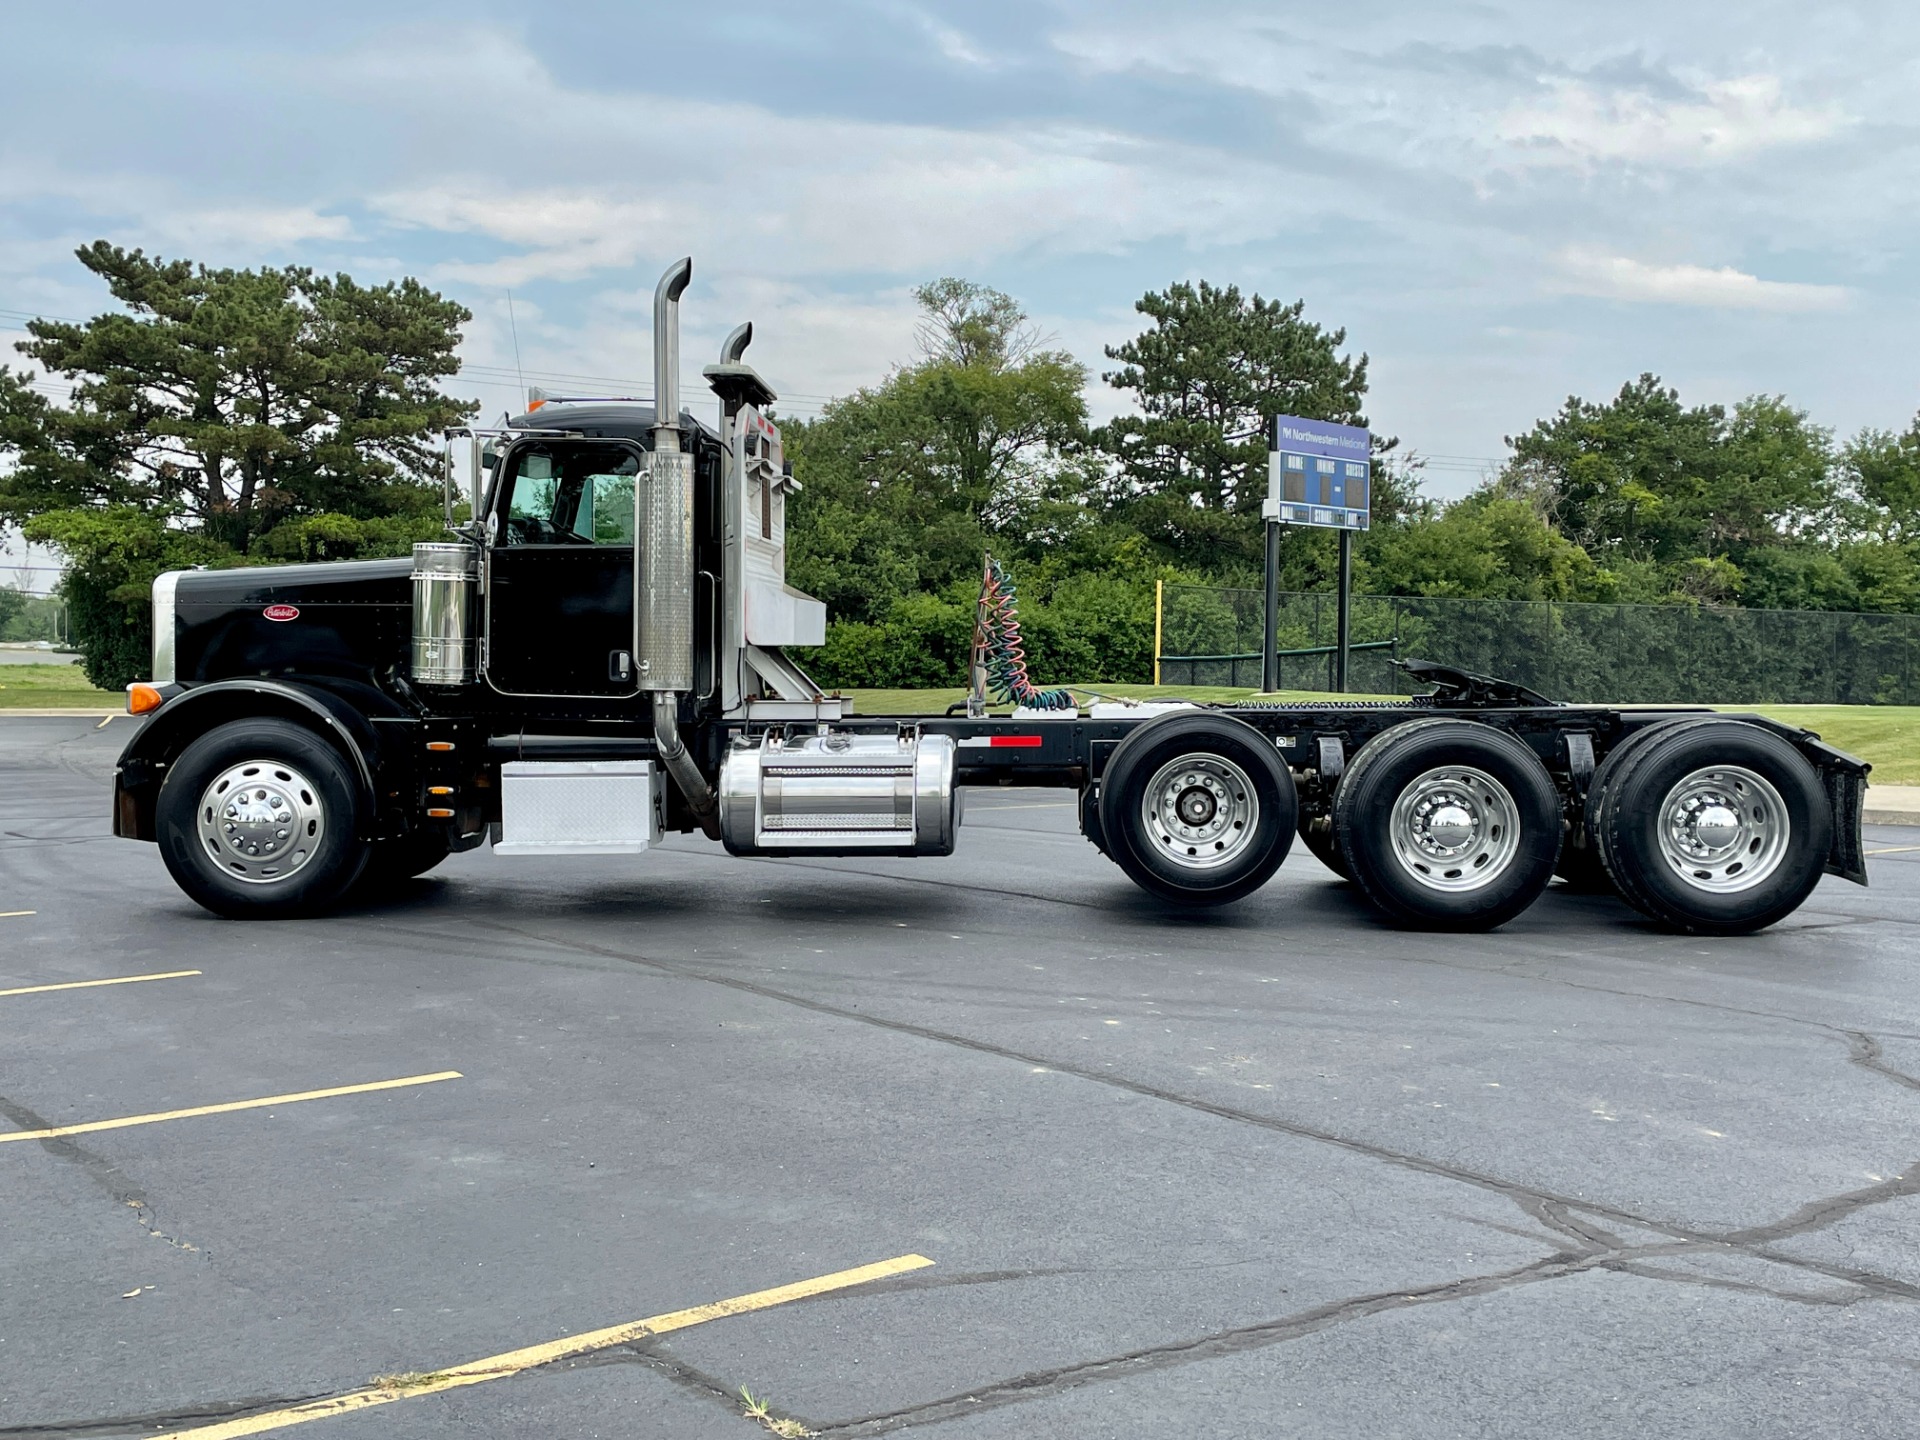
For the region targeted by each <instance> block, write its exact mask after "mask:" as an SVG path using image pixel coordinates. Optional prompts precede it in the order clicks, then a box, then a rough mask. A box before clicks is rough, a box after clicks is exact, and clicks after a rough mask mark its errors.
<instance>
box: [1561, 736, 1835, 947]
mask: <svg viewBox="0 0 1920 1440" xmlns="http://www.w3.org/2000/svg"><path fill="white" fill-rule="evenodd" d="M1616 755H1617V756H1618V761H1617V763H1616V762H1615V758H1614V757H1612V756H1610V757H1608V764H1607V765H1606V766H1603V767H1602V770H1601V773H1600V774H1598V775H1596V776H1595V792H1596V793H1595V796H1594V800H1593V803H1592V804H1591V805H1590V806H1589V808H1588V816H1587V826H1588V834H1589V838H1590V843H1591V844H1592V845H1593V847H1594V848H1595V849H1596V850H1597V851H1598V852H1599V854H1600V857H1601V859H1602V860H1603V861H1605V863H1606V867H1607V873H1608V874H1609V875H1610V876H1612V878H1613V881H1614V884H1615V885H1617V886H1618V887H1619V890H1620V894H1621V896H1622V898H1624V899H1625V900H1626V901H1627V903H1628V904H1630V905H1632V906H1633V907H1634V908H1635V909H1636V910H1639V911H1640V912H1641V913H1642V914H1644V915H1648V916H1650V917H1652V918H1653V919H1655V920H1657V921H1659V922H1660V923H1661V924H1663V925H1666V926H1669V927H1671V928H1673V929H1675V930H1680V931H1683V932H1685V933H1687V934H1692V935H1748V934H1751V933H1753V932H1754V931H1756V930H1764V929H1765V928H1766V927H1767V926H1769V925H1772V924H1774V923H1775V922H1776V921H1779V920H1782V919H1784V918H1785V917H1786V916H1788V915H1790V914H1792V913H1793V912H1794V911H1795V910H1796V909H1798V908H1799V907H1800V905H1801V903H1802V902H1803V901H1805V899H1806V898H1807V896H1808V895H1810V894H1812V893H1813V887H1814V886H1815V885H1817V884H1819V883H1820V876H1821V874H1822V872H1823V871H1824V870H1825V868H1826V859H1827V852H1828V850H1829V849H1830V848H1831V846H1832V843H1833V811H1832V807H1831V805H1830V804H1829V802H1828V800H1827V795H1826V791H1825V790H1824V789H1823V788H1822V787H1821V784H1820V777H1819V776H1818V775H1816V774H1815V773H1814V769H1813V766H1812V765H1810V764H1808V763H1807V760H1806V758H1805V757H1804V756H1802V755H1801V754H1800V752H1799V751H1798V750H1796V749H1795V748H1794V747H1793V746H1792V745H1790V744H1789V743H1788V742H1787V741H1785V740H1783V739H1782V738H1781V737H1780V736H1778V735H1775V734H1774V733H1773V732H1772V731H1770V730H1765V729H1762V728H1761V727H1760V726H1758V725H1752V724H1748V723H1747V722H1745V721H1740V720H1722V719H1700V720H1693V721H1688V722H1682V723H1673V724H1668V725H1662V726H1660V727H1658V728H1656V729H1653V730H1650V731H1647V732H1643V733H1642V734H1641V735H1638V736H1635V737H1634V741H1633V744H1632V748H1631V750H1628V749H1627V747H1626V746H1624V745H1623V746H1622V747H1621V750H1620V751H1617V752H1616Z"/></svg>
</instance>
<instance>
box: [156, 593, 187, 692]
mask: <svg viewBox="0 0 1920 1440" xmlns="http://www.w3.org/2000/svg"><path fill="white" fill-rule="evenodd" d="M186 573H187V572H186V571H184V570H169V571H167V572H166V573H165V574H164V575H161V576H159V577H157V578H156V579H155V580H154V582H153V673H152V674H151V675H149V676H148V677H147V678H148V679H149V680H151V681H152V682H153V683H154V684H156V685H171V684H173V683H174V673H173V665H174V659H173V651H174V638H175V631H176V630H177V629H178V627H179V607H178V605H177V604H176V602H175V600H174V592H175V591H176V590H177V589H178V588H179V586H180V577H181V576H182V575H184V574H186Z"/></svg>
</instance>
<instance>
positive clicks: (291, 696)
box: [113, 679, 384, 840]
mask: <svg viewBox="0 0 1920 1440" xmlns="http://www.w3.org/2000/svg"><path fill="white" fill-rule="evenodd" d="M266 716H270V717H273V718H275V719H282V720H291V721H293V722H294V723H296V724H299V725H305V726H306V727H307V728H309V729H311V730H314V731H317V732H318V733H320V734H322V735H324V736H326V738H327V739H328V740H330V741H332V742H333V744H334V746H335V747H336V748H338V749H339V751H340V752H341V753H342V754H343V755H345V756H346V757H347V759H348V760H349V761H350V762H351V764H352V767H353V773H354V777H355V780H356V782H357V785H356V788H357V790H358V794H357V797H356V798H357V799H358V800H359V802H360V803H359V805H358V806H357V807H356V808H357V809H358V811H359V814H360V817H361V818H360V824H361V826H362V828H363V829H364V830H366V832H367V833H366V834H364V835H362V836H361V837H360V838H362V839H371V838H373V837H372V827H373V826H374V824H375V817H376V814H377V811H378V803H377V797H378V793H379V792H378V790H377V788H376V786H375V783H374V776H375V774H376V773H377V772H378V771H379V770H380V768H381V765H382V761H383V758H384V757H383V756H382V754H381V747H380V737H379V734H378V732H377V730H376V727H375V726H374V725H373V724H372V722H371V721H370V720H369V719H368V718H367V716H366V715H365V714H364V713H362V712H361V711H360V710H358V709H357V708H355V707H354V706H353V705H352V704H351V703H350V702H349V701H347V700H346V699H344V698H343V697H341V696H339V695H336V694H334V693H333V692H332V691H329V690H324V689H321V688H320V687H318V686H310V685H302V684H299V683H297V682H294V681H287V680H267V679H249V680H217V681H214V682H213V683H212V684H208V685H196V686H194V687H193V688H192V689H191V690H186V691H182V692H181V693H180V694H178V695H176V696H174V697H173V698H172V699H170V700H168V701H167V702H166V703H165V704H163V705H161V706H160V708H159V709H157V710H155V711H154V712H153V713H152V714H150V715H149V716H148V717H147V722H146V724H144V725H142V726H141V727H140V729H139V730H138V731H137V732H135V734H134V736H133V738H132V739H131V740H129V741H128V742H127V748H126V749H125V750H123V751H122V752H121V753H120V760H119V764H118V767H117V768H116V770H115V773H114V787H113V788H114V795H113V802H114V803H113V833H114V834H116V835H119V836H122V837H124V838H126V839H129V840H153V839H156V838H157V835H156V832H155V829H154V819H153V812H154V802H155V800H156V799H157V798H158V796H159V794H160V784H161V782H162V781H163V780H165V778H166V773H167V767H168V766H170V765H171V764H172V763H173V760H174V757H176V756H177V755H179V753H180V752H181V751H182V750H185V749H186V748H187V746H189V745H191V744H192V743H193V742H194V741H195V740H197V739H199V738H200V737H201V736H202V735H204V734H206V733H207V732H208V731H209V730H212V729H213V728H214V727H215V726H218V725H224V724H226V723H227V722H228V721H230V720H244V719H248V718H251V717H266Z"/></svg>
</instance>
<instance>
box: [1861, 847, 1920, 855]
mask: <svg viewBox="0 0 1920 1440" xmlns="http://www.w3.org/2000/svg"><path fill="white" fill-rule="evenodd" d="M1915 850H1920V845H1891V846H1889V847H1888V848H1886V849H1885V850H1869V851H1867V854H1869V855H1910V854H1912V853H1913V852H1914V851H1915Z"/></svg>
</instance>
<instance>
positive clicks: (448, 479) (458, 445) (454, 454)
mask: <svg viewBox="0 0 1920 1440" xmlns="http://www.w3.org/2000/svg"><path fill="white" fill-rule="evenodd" d="M485 479H486V474H485V471H484V470H483V469H482V468H481V464H480V437H479V436H478V435H476V434H474V433H473V432H472V431H471V430H449V431H448V432H447V447H446V471H445V475H444V477H443V479H442V482H441V499H442V502H443V504H444V506H445V509H446V516H447V528H448V529H449V530H451V529H452V528H453V523H454V521H453V507H454V497H455V496H458V495H464V496H466V499H467V519H468V521H469V522H471V521H474V520H477V519H479V517H480V501H481V493H482V489H483V486H484V483H485Z"/></svg>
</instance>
